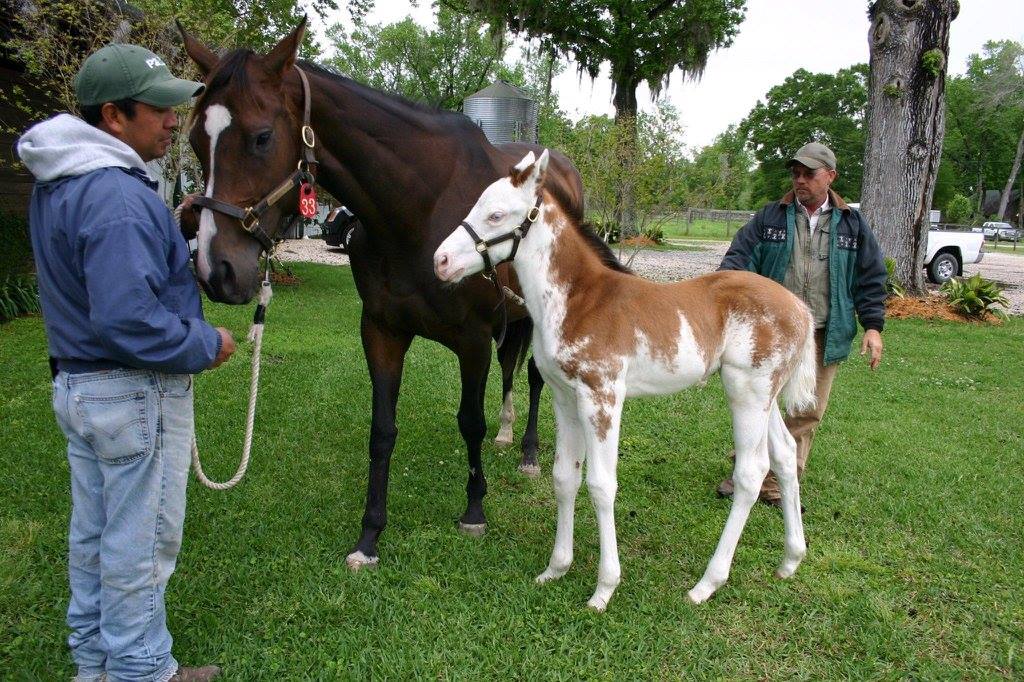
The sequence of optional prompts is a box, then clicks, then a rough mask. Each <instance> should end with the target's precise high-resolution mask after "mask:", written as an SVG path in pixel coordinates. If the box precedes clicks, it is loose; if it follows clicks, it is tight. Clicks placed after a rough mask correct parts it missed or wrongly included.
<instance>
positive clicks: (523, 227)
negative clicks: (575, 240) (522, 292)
mask: <svg viewBox="0 0 1024 682" xmlns="http://www.w3.org/2000/svg"><path fill="white" fill-rule="evenodd" d="M543 199H544V197H543V195H542V194H538V195H537V202H536V203H535V204H534V205H533V207H532V208H531V209H530V210H529V211H528V212H527V214H526V217H525V218H523V222H521V223H519V226H518V227H516V228H515V229H513V230H510V231H509V232H506V233H505V234H499V235H498V236H497V237H493V238H491V239H481V238H480V235H478V234H477V233H476V230H474V229H473V226H472V225H470V224H469V222H467V221H465V220H463V221H462V222H461V223H459V226H460V227H462V228H464V229H465V230H466V232H467V233H468V234H469V237H470V239H472V240H473V243H474V244H475V245H476V252H477V253H479V254H480V257H481V258H483V259H484V277H486V278H487V279H489V280H491V284H493V285H494V291H495V292H496V293H497V294H498V305H496V306H494V307H495V308H498V307H500V308H501V333H500V334H499V335H498V340H497V343H498V347H499V348H501V346H502V344H503V343H505V330H506V329H507V328H508V310H507V308H506V306H505V305H504V304H505V290H506V289H507V288H508V287H503V286H501V283H500V282H499V281H498V271H497V270H496V269H495V268H496V267H497V266H499V265H501V264H502V263H511V262H512V261H513V260H514V259H515V257H516V252H517V251H519V242H521V241H523V239H524V238H525V237H526V233H527V232H529V231H530V227H531V226H532V225H533V223H534V222H535V221H536V220H537V218H538V217H539V216H540V205H541V202H542V201H543ZM509 240H511V241H512V252H511V253H509V254H508V258H505V259H503V260H500V261H498V262H497V263H492V262H491V255H490V254H489V253H488V250H490V248H491V247H492V246H497V245H498V244H502V243H504V242H507V241H509ZM509 294H510V295H512V296H513V297H514V298H518V297H517V296H515V294H514V293H512V291H511V290H509ZM519 301H520V302H522V299H519Z"/></svg>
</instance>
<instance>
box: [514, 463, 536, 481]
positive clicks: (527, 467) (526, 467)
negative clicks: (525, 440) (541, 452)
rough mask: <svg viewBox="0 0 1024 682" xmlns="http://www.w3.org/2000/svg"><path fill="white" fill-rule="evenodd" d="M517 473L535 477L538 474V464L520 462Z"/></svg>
mask: <svg viewBox="0 0 1024 682" xmlns="http://www.w3.org/2000/svg"><path fill="white" fill-rule="evenodd" d="M519 473H521V474H522V475H523V476H526V477H527V478H537V477H538V476H540V465H539V464H520V465H519Z"/></svg>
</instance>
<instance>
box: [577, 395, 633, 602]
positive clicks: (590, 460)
mask: <svg viewBox="0 0 1024 682" xmlns="http://www.w3.org/2000/svg"><path fill="white" fill-rule="evenodd" d="M616 393H617V395H616V396H615V403H614V404H613V405H609V406H607V407H606V408H605V410H606V411H605V412H604V414H605V415H606V416H605V418H606V419H607V420H608V421H607V423H606V424H605V430H604V433H603V434H599V432H598V428H597V425H595V424H594V422H593V421H592V420H591V417H592V416H593V412H592V410H593V405H587V404H586V403H584V402H583V401H582V400H581V401H580V402H581V408H582V409H581V410H580V422H581V424H582V426H583V434H584V438H585V439H586V443H587V490H588V491H589V492H590V501H591V502H592V503H593V505H594V511H595V512H596V514H597V531H598V535H599V537H600V540H601V560H600V564H599V566H598V569H597V589H595V590H594V595H593V596H592V597H591V598H590V601H588V602H587V606H589V607H590V608H592V609H594V610H595V611H604V610H605V607H607V606H608V601H609V600H610V599H611V598H612V594H613V593H614V592H615V588H616V587H618V586H619V578H620V576H621V570H620V568H619V547H618V541H617V540H616V537H615V493H616V492H617V491H618V488H619V481H618V475H617V469H618V463H619V423H620V421H621V419H622V402H623V399H624V397H625V396H624V393H625V391H624V390H618V391H616ZM602 435H603V437H601V436H602Z"/></svg>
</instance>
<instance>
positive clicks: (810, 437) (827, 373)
mask: <svg viewBox="0 0 1024 682" xmlns="http://www.w3.org/2000/svg"><path fill="white" fill-rule="evenodd" d="M814 346H815V350H816V351H817V355H818V375H817V381H816V382H815V386H814V394H815V396H816V397H817V402H816V403H815V405H814V407H813V408H811V409H810V410H806V411H804V412H797V413H796V414H792V415H787V416H786V418H785V422H786V426H787V427H788V428H789V432H790V433H791V434H793V438H794V440H796V471H797V476H798V477H799V478H803V476H804V469H805V468H806V467H807V458H808V457H810V455H811V444H812V443H813V442H814V432H815V431H816V430H817V429H818V424H820V423H821V418H822V417H823V416H825V408H826V407H828V396H829V394H830V393H831V392H832V380H833V379H835V377H836V370H838V369H839V363H833V364H831V365H828V366H825V360H824V357H825V330H824V329H819V330H817V331H815V332H814ZM779 497H780V492H779V482H778V481H777V480H776V479H775V474H773V473H772V472H770V471H769V472H768V476H766V477H765V479H764V483H763V484H762V485H761V499H763V500H768V501H772V500H777V499H779Z"/></svg>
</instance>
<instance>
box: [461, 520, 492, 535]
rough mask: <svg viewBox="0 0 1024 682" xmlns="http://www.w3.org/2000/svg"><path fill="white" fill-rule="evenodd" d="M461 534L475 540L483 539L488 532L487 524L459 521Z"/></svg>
mask: <svg viewBox="0 0 1024 682" xmlns="http://www.w3.org/2000/svg"><path fill="white" fill-rule="evenodd" d="M459 532H460V533H464V534H465V535H469V536H470V537H474V538H479V537H483V534H484V533H486V532H487V524H486V523H463V522H462V521H459Z"/></svg>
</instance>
